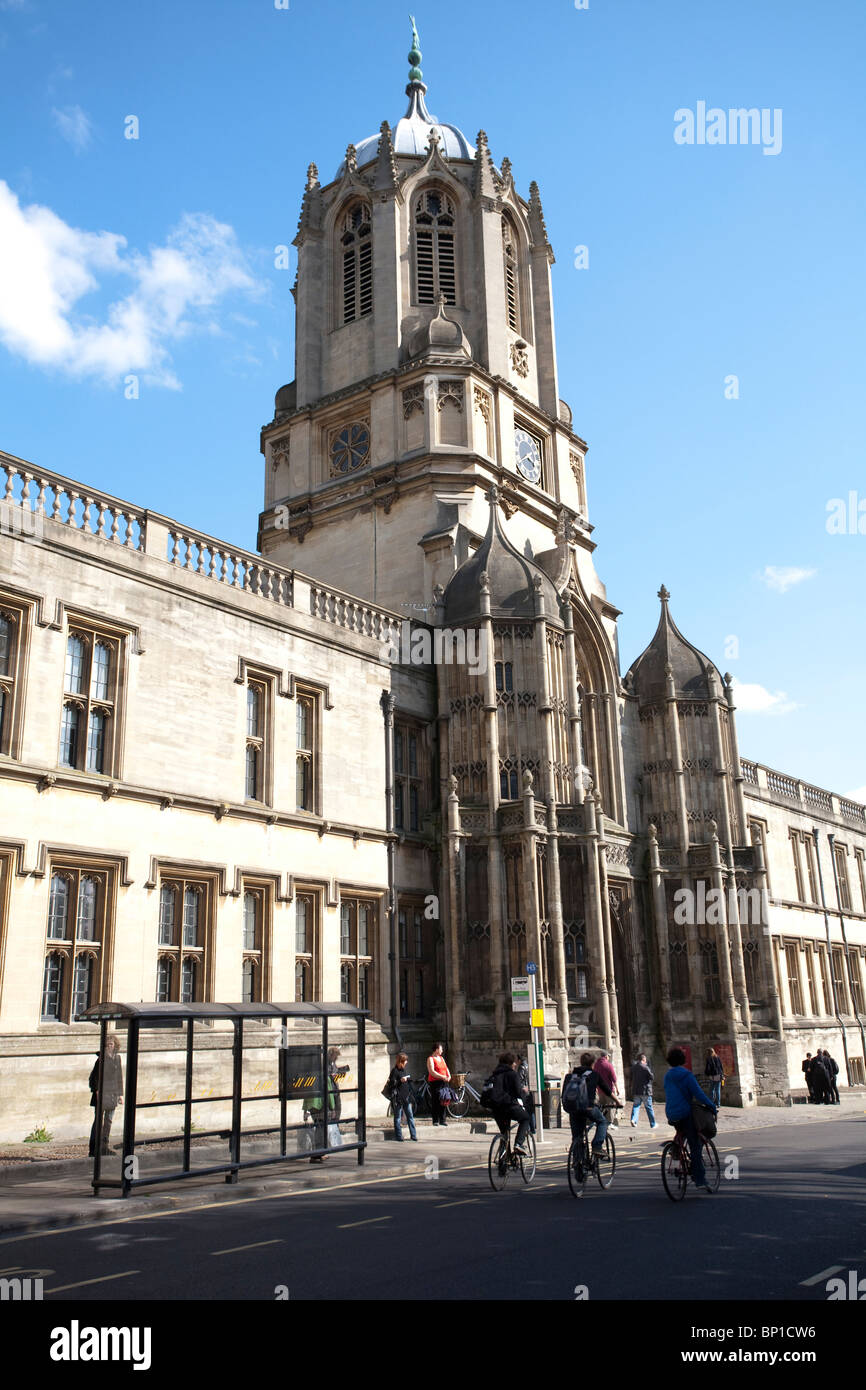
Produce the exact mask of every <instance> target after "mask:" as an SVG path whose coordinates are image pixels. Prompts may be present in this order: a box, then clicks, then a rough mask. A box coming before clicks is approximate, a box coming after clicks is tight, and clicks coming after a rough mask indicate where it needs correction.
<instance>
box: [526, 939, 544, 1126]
mask: <svg viewBox="0 0 866 1390" xmlns="http://www.w3.org/2000/svg"><path fill="white" fill-rule="evenodd" d="M526 973H527V975H528V976H529V996H530V1013H529V1021H530V1024H531V1027H532V1052H531V1057H532V1063H533V1065H532V1066H530V1071H529V1075H530V1085H531V1086H532V1093H533V1095H534V1096H535V1132H536V1135H537V1142H538V1143H539V1144H543V1143H544V1111H543V1110H542V1107H541V1090H542V1087H543V1086H544V1051H543V1048H542V1045H541V1034H540V1028H541V1027H542V1026H543V1024H544V1013H543V1011H542V1010H541V1009H539V1007H538V995H537V993H536V988H535V977H536V975H537V973H538V966H537V965H536V963H535V961H534V960H530V961H527V963H526ZM533 1072H534V1073H535V1075H534V1076H533V1074H532V1073H533Z"/></svg>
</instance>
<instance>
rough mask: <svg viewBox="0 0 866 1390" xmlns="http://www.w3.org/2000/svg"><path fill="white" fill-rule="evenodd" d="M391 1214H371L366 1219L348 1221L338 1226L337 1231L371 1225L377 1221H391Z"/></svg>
mask: <svg viewBox="0 0 866 1390" xmlns="http://www.w3.org/2000/svg"><path fill="white" fill-rule="evenodd" d="M393 1219H394V1218H393V1217H391V1216H371V1217H369V1218H368V1219H367V1220H366V1221H350V1222H349V1223H348V1225H346V1226H338V1227H337V1230H338V1231H351V1229H352V1227H353V1226H373V1225H375V1223H376V1222H377V1221H393Z"/></svg>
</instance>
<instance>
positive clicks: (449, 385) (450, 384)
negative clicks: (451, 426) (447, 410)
mask: <svg viewBox="0 0 866 1390" xmlns="http://www.w3.org/2000/svg"><path fill="white" fill-rule="evenodd" d="M448 401H450V402H451V404H452V405H453V406H455V407H456V408H457V409H458V410H459V411H462V410H463V382H462V381H448V380H442V381H440V382H439V387H438V391H437V399H436V408H437V410H441V409H442V407H443V406H444V405H445V404H446V402H448Z"/></svg>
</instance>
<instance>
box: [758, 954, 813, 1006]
mask: <svg viewBox="0 0 866 1390" xmlns="http://www.w3.org/2000/svg"><path fill="white" fill-rule="evenodd" d="M745 950H746V946H745V943H744V944H743V953H744V957H743V958H744V959H745ZM803 954H804V956H805V957H806V980H807V982H808V985H809V998H808V1000H806V1001H805V1002H806V1003H808V1004H809V1009H808V1012H809V1013H811V1014H819V1013H820V1012H821V1001H820V999H819V998H818V985H817V982H816V980H815V952H814V950H813V949H812V946H811V943H810V942H806V944H805V946H804V947H803ZM746 980H747V982H748V974H747V975H746Z"/></svg>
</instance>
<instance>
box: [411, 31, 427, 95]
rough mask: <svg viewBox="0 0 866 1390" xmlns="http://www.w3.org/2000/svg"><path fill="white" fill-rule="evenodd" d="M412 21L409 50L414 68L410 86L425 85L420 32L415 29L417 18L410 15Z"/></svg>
mask: <svg viewBox="0 0 866 1390" xmlns="http://www.w3.org/2000/svg"><path fill="white" fill-rule="evenodd" d="M409 18H410V19H411V21H412V47H411V48H410V49H409V62H410V63H411V64H412V66H411V67H410V69H409V85H410V86H412V85H413V84H414V83H416V82H418V83H421V85H422V86H423V83H424V74H423V72H422V71H421V40H420V39H419V38H418V30H417V28H416V27H415V16H414V15H413V14H410V16H409Z"/></svg>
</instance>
